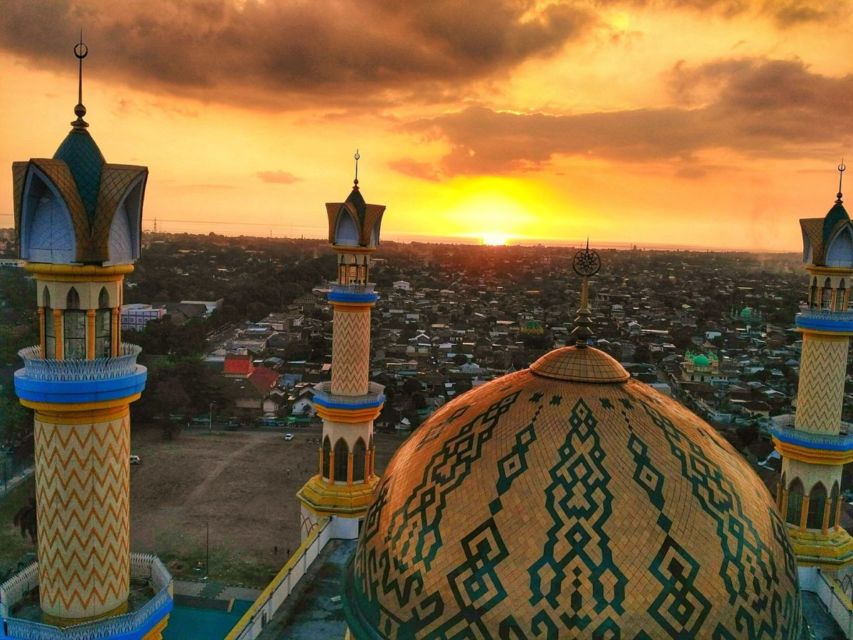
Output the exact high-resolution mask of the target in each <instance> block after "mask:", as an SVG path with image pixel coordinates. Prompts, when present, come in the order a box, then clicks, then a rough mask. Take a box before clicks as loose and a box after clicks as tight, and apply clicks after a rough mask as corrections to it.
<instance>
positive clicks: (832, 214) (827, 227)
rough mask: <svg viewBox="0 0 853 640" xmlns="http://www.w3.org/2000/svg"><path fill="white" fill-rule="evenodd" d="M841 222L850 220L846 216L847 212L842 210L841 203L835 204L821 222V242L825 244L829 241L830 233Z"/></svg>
mask: <svg viewBox="0 0 853 640" xmlns="http://www.w3.org/2000/svg"><path fill="white" fill-rule="evenodd" d="M842 220H847V221H849V220H850V216H848V215H847V211H846V210H845V209H844V205H843V204H841V202H836V203H835V204H834V205H833V206H832V209H830V210H829V211H828V212H827V214H826V218H824V221H823V241H824V243H827V242H828V241H829V236H830V235H832V232H833V231H834V230H835V225H837V224H838V223H839V222H841V221H842Z"/></svg>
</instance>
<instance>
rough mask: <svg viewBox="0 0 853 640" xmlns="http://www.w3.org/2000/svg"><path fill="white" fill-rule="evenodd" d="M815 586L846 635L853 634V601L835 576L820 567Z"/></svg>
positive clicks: (816, 591)
mask: <svg viewBox="0 0 853 640" xmlns="http://www.w3.org/2000/svg"><path fill="white" fill-rule="evenodd" d="M815 587H816V589H815V593H817V595H818V597H819V598H820V599H821V601H822V602H823V604H824V605H826V608H827V609H828V610H829V614H830V615H831V616H832V618H833V619H834V620H835V621H836V622H837V623H838V626H839V627H841V631H842V633H844V637H845V638H849V637H851V634H853V603H851V602H850V598H848V597H847V594H845V593H844V589H843V588H842V587H841V585H840V584H839V583H838V581H837V580H836V579H835V578H833V577H831V576H827V575H826V574H825V573H824V572H823V571H821V570H819V569H818V579H817V580H815Z"/></svg>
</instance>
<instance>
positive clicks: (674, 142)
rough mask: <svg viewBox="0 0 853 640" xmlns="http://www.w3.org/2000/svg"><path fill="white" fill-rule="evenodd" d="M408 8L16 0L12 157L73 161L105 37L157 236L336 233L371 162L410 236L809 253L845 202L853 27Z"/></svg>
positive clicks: (369, 179)
mask: <svg viewBox="0 0 853 640" xmlns="http://www.w3.org/2000/svg"><path fill="white" fill-rule="evenodd" d="M385 4H386V3H382V2H369V3H360V4H359V5H358V6H356V5H350V4H343V3H332V2H328V3H327V2H317V3H311V4H305V3H282V2H248V1H247V2H225V1H222V2H205V3H180V4H179V3H170V2H162V3H146V4H145V5H130V6H125V5H118V4H116V3H113V2H108V1H106V0H102V1H100V2H94V3H86V4H85V5H84V4H83V3H80V2H69V3H50V2H38V3H25V2H12V3H10V4H9V5H7V7H6V8H5V10H4V12H3V15H2V16H0V34H2V35H3V37H2V39H0V40H2V42H0V87H2V88H3V89H4V95H7V96H11V99H9V100H7V103H6V105H5V111H6V114H5V117H4V119H3V123H2V124H0V135H2V136H3V139H4V141H5V142H6V144H4V145H3V148H2V151H0V154H2V156H3V157H2V159H1V160H2V162H3V163H5V165H6V166H7V167H8V166H9V165H10V164H11V161H12V160H13V159H16V158H19V157H28V156H33V155H35V156H41V157H50V156H52V155H53V152H54V150H55V145H56V140H60V139H62V136H63V135H64V134H65V132H66V131H67V129H68V126H69V125H68V123H69V122H70V120H71V119H72V115H73V114H72V109H73V104H74V102H75V101H76V89H77V87H76V83H77V73H76V71H77V70H76V60H75V59H74V58H73V55H72V53H71V49H72V47H73V43H74V42H75V40H76V37H77V34H78V30H79V27H80V26H83V28H84V30H85V31H84V38H85V40H86V42H87V44H88V45H89V47H90V50H91V54H90V55H89V57H88V58H87V59H86V68H85V71H84V103H85V104H86V106H87V108H88V111H89V113H88V115H87V120H88V121H89V123H90V125H91V127H90V131H91V133H92V135H93V136H94V138H95V139H96V140H97V141H98V143H99V145H100V147H101V149H102V151H103V153H104V155H105V156H106V158H107V160H108V161H115V160H117V159H121V160H122V161H126V162H142V161H145V163H146V164H147V165H149V166H150V168H151V178H150V181H149V185H148V193H147V198H146V203H145V204H146V217H145V221H144V223H143V226H144V228H145V229H151V228H152V227H153V224H154V220H155V219H157V220H158V222H159V225H160V228H161V229H162V230H165V231H170V232H180V231H187V232H196V233H205V232H207V231H210V230H213V231H216V232H217V233H223V234H228V235H239V234H246V235H260V236H264V235H267V234H272V235H275V236H291V237H299V236H306V237H321V236H322V235H324V230H323V228H322V226H321V224H320V223H319V222H316V221H315V219H316V216H314V215H313V214H314V213H315V212H316V211H317V210H319V209H318V207H321V206H322V202H325V201H326V200H328V199H329V197H330V195H329V194H330V193H333V192H334V191H335V190H336V189H337V190H339V191H340V193H341V197H342V196H343V194H344V193H346V191H345V190H347V189H348V188H349V184H350V181H351V180H352V177H353V160H352V154H353V153H354V151H355V149H356V148H359V149H360V150H361V156H362V160H361V165H360V178H361V182H362V186H363V188H364V190H365V192H366V194H367V195H368V197H369V198H374V199H377V198H378V199H380V200H381V201H383V202H386V203H387V204H388V209H389V212H390V213H393V214H394V215H389V216H388V220H387V221H386V225H385V229H384V234H385V237H386V238H387V239H390V240H404V241H405V240H413V239H421V240H426V241H430V240H444V241H448V240H453V241H462V242H472V241H473V242H480V241H485V242H488V243H493V244H501V243H504V242H511V243H526V244H530V243H534V242H541V241H550V242H554V243H573V242H578V241H579V240H580V239H582V238H585V237H586V236H587V235H590V236H592V237H593V238H594V239H595V240H596V242H597V244H599V245H600V246H603V245H618V244H620V243H624V244H626V245H629V246H630V245H631V244H635V243H636V244H638V245H640V246H661V245H670V246H694V247H713V248H721V247H726V248H731V249H752V250H768V249H769V250H776V251H796V250H798V248H799V246H800V238H799V233H798V232H797V229H796V224H795V221H796V220H797V219H798V218H800V217H813V216H822V215H823V214H824V213H825V210H824V209H822V208H818V209H817V210H816V209H815V204H814V203H815V202H825V208H826V209H828V208H829V207H830V206H831V204H832V200H833V199H834V195H835V191H836V189H837V178H838V174H837V172H836V171H835V166H836V165H837V164H838V162H839V160H840V159H841V156H842V155H843V154H844V152H845V149H847V148H849V146H850V145H849V143H850V139H851V135H852V134H853V125H851V123H850V120H849V118H845V117H844V111H845V107H846V99H847V98H848V97H849V96H850V95H853V74H851V71H853V70H851V64H850V63H849V62H848V61H846V60H845V59H843V58H842V56H840V55H838V54H837V52H839V51H842V50H843V49H842V47H843V43H844V36H845V33H847V32H849V28H850V27H851V26H853V11H851V9H849V8H845V7H839V6H836V5H834V4H833V3H829V2H823V1H818V0H814V1H803V2H758V1H756V2H747V1H742V2H736V1H729V0H702V1H700V0H683V1H676V0H671V1H656V2H641V1H639V0H608V1H606V2H601V1H599V2H591V1H583V0H578V1H574V2H560V3H551V2H533V1H531V2H523V1H518V2H509V1H506V0H494V1H493V2H490V3H489V6H488V7H484V6H483V3H477V4H476V5H475V4H474V3H458V2H445V3H435V2H432V3H427V2H424V3H420V2H416V3H408V4H407V5H406V7H405V9H403V8H400V9H395V10H392V9H391V8H389V7H387V6H385ZM29 123H38V126H34V124H33V125H30V124H29ZM10 186H11V185H10V182H9V181H6V182H5V183H2V185H0V201H2V203H3V204H2V205H1V206H0V227H11V226H12V218H11V208H12V207H11V200H12V198H11V191H10Z"/></svg>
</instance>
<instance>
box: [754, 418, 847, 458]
mask: <svg viewBox="0 0 853 640" xmlns="http://www.w3.org/2000/svg"><path fill="white" fill-rule="evenodd" d="M770 433H771V435H772V436H773V443H774V444H775V445H776V449H777V450H778V451H779V453H781V454H782V455H783V456H786V457H790V458H793V459H795V460H801V461H803V462H808V463H811V464H829V465H837V464H846V463H848V462H853V434H851V433H846V432H841V433H838V434H828V433H813V432H810V431H803V430H801V429H795V428H794V427H790V426H785V427H783V426H776V427H773V428H772V429H771V430H770Z"/></svg>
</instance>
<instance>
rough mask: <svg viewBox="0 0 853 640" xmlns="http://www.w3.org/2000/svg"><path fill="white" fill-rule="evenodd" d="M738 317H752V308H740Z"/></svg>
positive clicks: (745, 318)
mask: <svg viewBox="0 0 853 640" xmlns="http://www.w3.org/2000/svg"><path fill="white" fill-rule="evenodd" d="M740 317H741V319H742V320H751V319H752V308H751V307H744V308H743V309H741V310H740Z"/></svg>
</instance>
